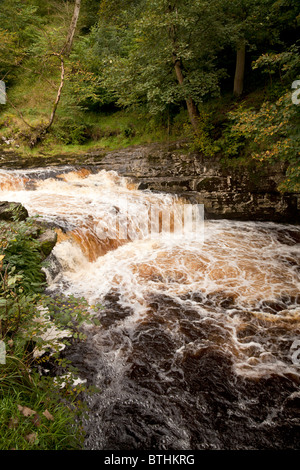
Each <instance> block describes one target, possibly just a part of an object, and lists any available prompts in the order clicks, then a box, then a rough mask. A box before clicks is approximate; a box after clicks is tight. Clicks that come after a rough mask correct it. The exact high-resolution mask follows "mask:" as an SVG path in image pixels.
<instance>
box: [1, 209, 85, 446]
mask: <svg viewBox="0 0 300 470" xmlns="http://www.w3.org/2000/svg"><path fill="white" fill-rule="evenodd" d="M56 240H57V234H56V233H55V232H54V231H53V230H52V229H51V228H49V227H48V226H47V224H46V223H45V222H43V223H41V222H40V221H39V220H38V219H37V218H35V217H34V218H32V217H29V216H28V211H27V210H26V209H25V207H23V206H22V205H21V204H19V203H6V202H3V201H2V202H1V203H0V247H1V252H0V313H1V320H0V429H1V437H0V450H39V449H40V450H70V449H80V448H81V447H82V442H83V441H82V439H83V434H82V429H81V424H80V423H81V421H80V420H81V415H82V412H83V406H82V403H81V396H82V393H83V391H84V390H85V389H86V387H85V385H84V384H82V383H81V382H80V381H77V382H76V375H75V371H74V368H73V369H70V367H69V365H68V364H67V363H66V361H63V360H62V358H61V356H60V352H61V350H63V349H64V347H65V346H66V344H68V342H70V341H71V338H72V336H73V335H74V334H75V335H76V336H78V333H76V332H77V328H78V326H79V325H80V319H81V318H82V317H83V316H84V306H83V304H80V302H79V301H77V302H74V301H72V299H68V298H65V299H62V298H59V299H54V298H50V297H49V296H47V295H45V293H44V291H45V287H46V277H45V272H44V271H43V269H44V267H45V266H46V265H47V259H48V256H49V255H50V253H51V252H52V250H53V248H54V246H55V244H56ZM75 316H76V323H74V318H75ZM72 319H73V320H72ZM62 320H63V321H62ZM67 323H68V325H67ZM74 381H75V384H77V385H74Z"/></svg>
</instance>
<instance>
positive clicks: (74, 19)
mask: <svg viewBox="0 0 300 470" xmlns="http://www.w3.org/2000/svg"><path fill="white" fill-rule="evenodd" d="M80 4H81V0H75V5H74V12H73V16H72V20H71V23H70V27H69V31H68V35H67V39H66V42H65V45H64V47H63V48H62V50H61V54H62V55H64V56H68V55H69V54H70V52H71V49H72V45H73V40H74V34H75V31H76V26H77V22H78V18H79V13H80Z"/></svg>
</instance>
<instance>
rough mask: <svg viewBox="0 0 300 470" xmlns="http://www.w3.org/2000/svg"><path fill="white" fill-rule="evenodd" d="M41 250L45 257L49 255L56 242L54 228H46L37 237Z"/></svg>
mask: <svg viewBox="0 0 300 470" xmlns="http://www.w3.org/2000/svg"><path fill="white" fill-rule="evenodd" d="M38 242H39V244H40V248H41V251H42V253H43V255H44V256H45V257H47V256H49V255H50V253H51V251H52V250H53V248H54V246H55V245H56V242H57V233H56V232H55V231H54V230H51V229H47V230H46V231H45V232H44V233H43V234H42V235H40V237H39V238H38Z"/></svg>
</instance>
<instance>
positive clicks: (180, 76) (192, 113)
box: [173, 56, 199, 132]
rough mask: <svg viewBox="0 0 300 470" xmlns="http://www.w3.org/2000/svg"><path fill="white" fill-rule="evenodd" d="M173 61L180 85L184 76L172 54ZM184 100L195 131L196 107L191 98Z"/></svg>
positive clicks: (197, 116) (197, 114)
mask: <svg viewBox="0 0 300 470" xmlns="http://www.w3.org/2000/svg"><path fill="white" fill-rule="evenodd" d="M173 62H174V68H175V73H176V77H177V80H178V83H179V85H181V86H182V85H183V82H184V76H183V73H182V70H181V62H180V60H179V59H177V58H176V57H175V56H173ZM185 102H186V106H187V110H188V114H189V118H190V121H191V124H192V126H193V129H194V131H195V132H197V130H198V118H199V113H198V109H197V107H196V105H195V103H194V101H193V100H192V98H186V99H185Z"/></svg>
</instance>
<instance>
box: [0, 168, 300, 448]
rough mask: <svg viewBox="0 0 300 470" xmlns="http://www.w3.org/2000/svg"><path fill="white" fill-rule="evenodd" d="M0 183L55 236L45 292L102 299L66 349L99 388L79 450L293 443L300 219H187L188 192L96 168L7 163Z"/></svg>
mask: <svg viewBox="0 0 300 470" xmlns="http://www.w3.org/2000/svg"><path fill="white" fill-rule="evenodd" d="M0 189H1V199H2V200H6V201H16V202H21V203H22V204H23V205H24V206H25V207H26V208H27V210H28V211H29V214H30V215H39V216H40V217H41V218H42V219H43V220H45V221H47V222H48V223H50V224H52V226H54V227H55V229H56V231H57V233H58V243H57V245H56V246H55V248H54V250H53V252H52V254H51V256H50V258H49V267H48V268H47V280H48V291H49V292H50V293H51V292H52V293H63V294H65V295H68V294H71V295H75V296H79V297H81V296H84V297H85V298H86V299H87V301H88V302H89V303H90V304H91V305H94V304H96V303H99V302H100V303H101V305H102V309H101V310H100V312H99V320H100V326H93V327H90V326H86V332H87V336H88V340H87V341H86V342H84V343H82V344H80V345H77V346H76V348H74V349H73V350H72V348H71V350H70V357H71V358H72V360H73V361H74V363H75V365H77V366H78V367H79V370H80V371H81V374H82V378H84V379H87V380H88V381H89V383H93V384H94V385H96V386H97V387H98V389H99V392H97V393H95V394H94V395H92V396H91V397H89V398H88V408H89V417H88V418H87V419H86V421H85V430H86V439H85V448H86V449H97V450H105V449H109V450H112V449H116V450H124V449H143V450H147V449H157V450H159V449H160V450H164V449H166V450H178V449H181V450H190V449H195V450H196V449H209V450H213V449H225V450H226V449H228V450H230V449H297V448H299V443H300V439H299V437H300V435H299V424H300V411H299V404H300V391H299V378H300V324H299V318H300V293H299V287H300V269H299V268H300V262H299V261H300V250H299V246H300V245H299V243H300V227H299V226H293V225H283V224H275V223H272V222H239V221H229V220H206V219H204V220H202V215H203V212H201V207H199V213H198V216H199V215H200V219H199V220H200V222H201V223H200V224H198V225H197V224H196V225H195V220H194V219H193V217H192V218H191V219H188V218H187V219H184V220H185V221H186V222H185V223H184V224H182V223H181V222H182V220H183V219H182V214H183V213H184V210H183V208H186V207H189V208H190V206H189V204H187V203H186V201H184V200H183V199H179V198H177V197H176V196H174V195H169V194H162V193H154V192H150V191H147V190H145V191H140V190H138V189H137V187H136V185H135V184H133V183H132V182H131V181H130V180H128V179H126V178H123V177H121V176H119V175H118V174H117V173H115V172H111V171H105V170H101V171H98V170H97V168H96V167H90V168H89V167H87V168H80V169H78V168H75V167H67V166H66V167H53V168H50V167H49V168H46V169H45V168H44V169H41V168H40V169H39V168H38V169H34V170H7V171H5V170H1V171H0ZM202 209H203V208H202ZM151 211H152V212H151ZM150 213H154V214H156V215H157V214H158V215H159V216H158V219H157V221H156V222H157V224H156V225H155V226H154V228H153V227H152V231H151V230H150V231H149V220H152V219H151V218H149V214H150ZM204 213H205V210H204ZM165 220H167V223H166V224H165V226H164V221H165ZM150 225H151V224H150ZM199 227H200V230H198V229H199ZM182 229H183V230H182Z"/></svg>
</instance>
